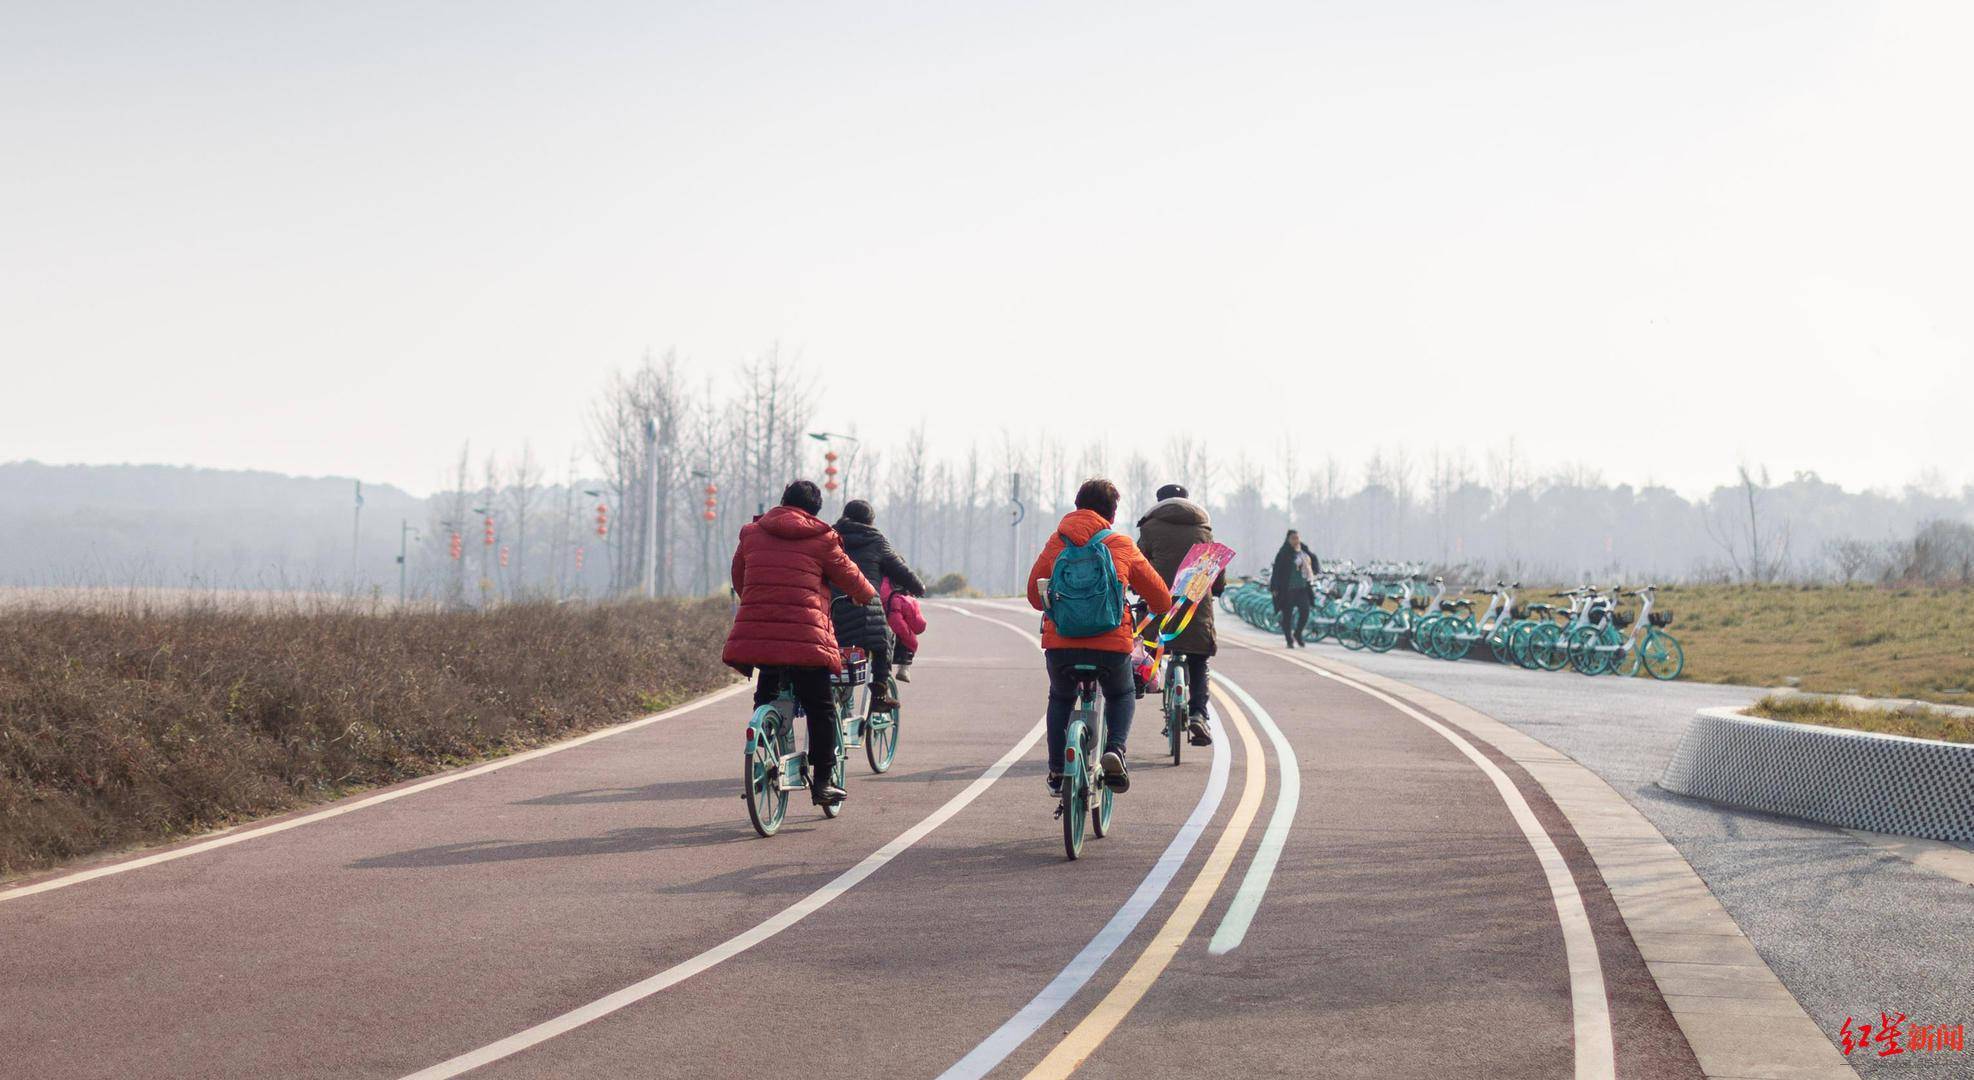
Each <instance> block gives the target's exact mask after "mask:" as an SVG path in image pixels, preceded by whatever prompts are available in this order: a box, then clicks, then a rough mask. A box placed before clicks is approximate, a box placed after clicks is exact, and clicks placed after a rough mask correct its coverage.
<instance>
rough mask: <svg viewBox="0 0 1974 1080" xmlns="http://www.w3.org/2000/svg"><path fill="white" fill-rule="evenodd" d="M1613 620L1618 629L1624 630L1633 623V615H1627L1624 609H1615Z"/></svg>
mask: <svg viewBox="0 0 1974 1080" xmlns="http://www.w3.org/2000/svg"><path fill="white" fill-rule="evenodd" d="M1611 622H1612V624H1613V625H1615V626H1616V627H1617V628H1618V629H1620V630H1622V629H1624V628H1625V627H1627V626H1630V625H1631V616H1629V615H1626V614H1625V613H1624V612H1622V611H1614V612H1612V613H1611Z"/></svg>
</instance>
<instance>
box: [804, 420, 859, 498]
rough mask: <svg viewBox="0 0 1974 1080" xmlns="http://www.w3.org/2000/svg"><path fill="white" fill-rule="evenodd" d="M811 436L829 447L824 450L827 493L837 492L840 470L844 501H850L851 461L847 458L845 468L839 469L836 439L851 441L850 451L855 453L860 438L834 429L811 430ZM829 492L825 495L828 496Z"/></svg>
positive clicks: (824, 488) (824, 485) (824, 482)
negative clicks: (837, 478)
mask: <svg viewBox="0 0 1974 1080" xmlns="http://www.w3.org/2000/svg"><path fill="white" fill-rule="evenodd" d="M809 438H811V439H814V440H816V441H817V442H819V443H822V444H823V446H825V447H827V449H825V450H824V451H823V491H824V492H825V493H827V494H834V493H835V491H836V489H837V486H838V485H837V483H836V476H837V473H838V472H839V471H840V472H841V473H842V474H843V484H842V488H843V501H844V502H849V501H850V463H849V461H848V460H845V461H844V463H843V468H842V469H841V470H838V469H837V467H836V445H835V440H837V439H842V440H843V441H844V442H847V443H849V444H850V453H851V454H852V455H854V454H855V453H856V452H857V446H858V444H859V440H858V438H857V437H856V436H855V435H843V434H839V433H837V432H834V431H811V432H809ZM827 494H826V496H825V497H827Z"/></svg>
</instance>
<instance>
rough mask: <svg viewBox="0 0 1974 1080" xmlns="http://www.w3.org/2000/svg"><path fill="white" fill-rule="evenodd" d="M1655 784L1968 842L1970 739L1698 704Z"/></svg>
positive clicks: (1973, 757) (1973, 761)
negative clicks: (1927, 736) (1839, 725)
mask: <svg viewBox="0 0 1974 1080" xmlns="http://www.w3.org/2000/svg"><path fill="white" fill-rule="evenodd" d="M1659 786H1660V787H1662V788H1664V789H1666V790H1667V791H1671V792H1675V793H1677V794H1680V795H1687V796H1691V797H1693V798H1696V799H1705V800H1707V801H1709V802H1716V803H1721V804H1723V805H1727V806H1734V807H1739V808H1742V809H1746V810H1760V811H1763V812H1765V813H1771V814H1781V815H1784V816H1787V817H1793V818H1801V819H1803V820H1805V821H1814V822H1817V823H1819V824H1823V825H1835V826H1837V827H1839V828H1844V829H1862V830H1864V831H1867V832H1874V833H1891V834H1895V835H1899V836H1916V837H1921V838H1923V839H1927V840H1944V841H1948V842H1960V843H1964V842H1967V841H1970V840H1974V746H1968V745H1963V744H1959V743H1946V742H1937V741H1934V740H1930V739H1914V738H1910V737H1908V736H1904V735H1886V734H1881V733H1879V732H1874V731H1850V730H1847V729H1844V728H1833V727H1824V726H1821V725H1818V724H1798V723H1793V722H1790V721H1786V720H1769V719H1766V718H1763V717H1758V716H1749V715H1747V714H1746V713H1744V712H1742V711H1741V710H1739V709H1732V708H1715V709H1702V710H1701V711H1700V713H1699V714H1698V715H1697V716H1695V717H1694V718H1693V719H1692V720H1691V721H1690V722H1689V723H1688V724H1687V727H1686V733H1685V734H1684V735H1683V736H1681V737H1680V740H1679V746H1678V747H1677V748H1676V749H1675V750H1674V751H1673V755H1672V760H1670V761H1668V762H1667V763H1666V767H1665V771H1664V772H1663V773H1662V774H1661V775H1660V777H1659Z"/></svg>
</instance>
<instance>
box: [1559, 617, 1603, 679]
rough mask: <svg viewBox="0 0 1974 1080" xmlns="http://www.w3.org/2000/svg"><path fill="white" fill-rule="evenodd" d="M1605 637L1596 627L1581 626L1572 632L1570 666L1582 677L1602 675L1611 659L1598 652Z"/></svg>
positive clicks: (1570, 638)
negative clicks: (1598, 647)
mask: <svg viewBox="0 0 1974 1080" xmlns="http://www.w3.org/2000/svg"><path fill="white" fill-rule="evenodd" d="M1603 641H1604V635H1603V634H1602V633H1601V632H1600V631H1599V629H1598V628H1597V627H1595V626H1579V627H1577V628H1576V629H1574V630H1572V631H1570V637H1569V646H1568V647H1569V655H1570V666H1571V667H1573V668H1575V669H1576V670H1577V672H1578V673H1579V674H1582V675H1602V674H1603V673H1604V667H1605V665H1606V664H1608V663H1609V662H1610V661H1609V658H1608V657H1607V656H1606V655H1605V654H1604V653H1602V652H1600V651H1598V649H1597V646H1598V645H1600V644H1602V643H1603Z"/></svg>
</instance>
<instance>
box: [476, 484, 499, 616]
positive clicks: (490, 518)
mask: <svg viewBox="0 0 1974 1080" xmlns="http://www.w3.org/2000/svg"><path fill="white" fill-rule="evenodd" d="M473 512H474V513H476V514H479V515H480V516H481V517H482V518H483V519H485V521H486V543H484V544H482V545H480V606H481V607H486V606H487V605H488V604H489V603H491V602H492V599H493V578H492V577H491V576H489V575H491V574H492V573H493V571H492V570H491V569H490V568H489V567H488V566H487V559H488V558H490V557H492V555H493V546H494V515H493V507H491V506H476V507H474V508H473Z"/></svg>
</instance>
